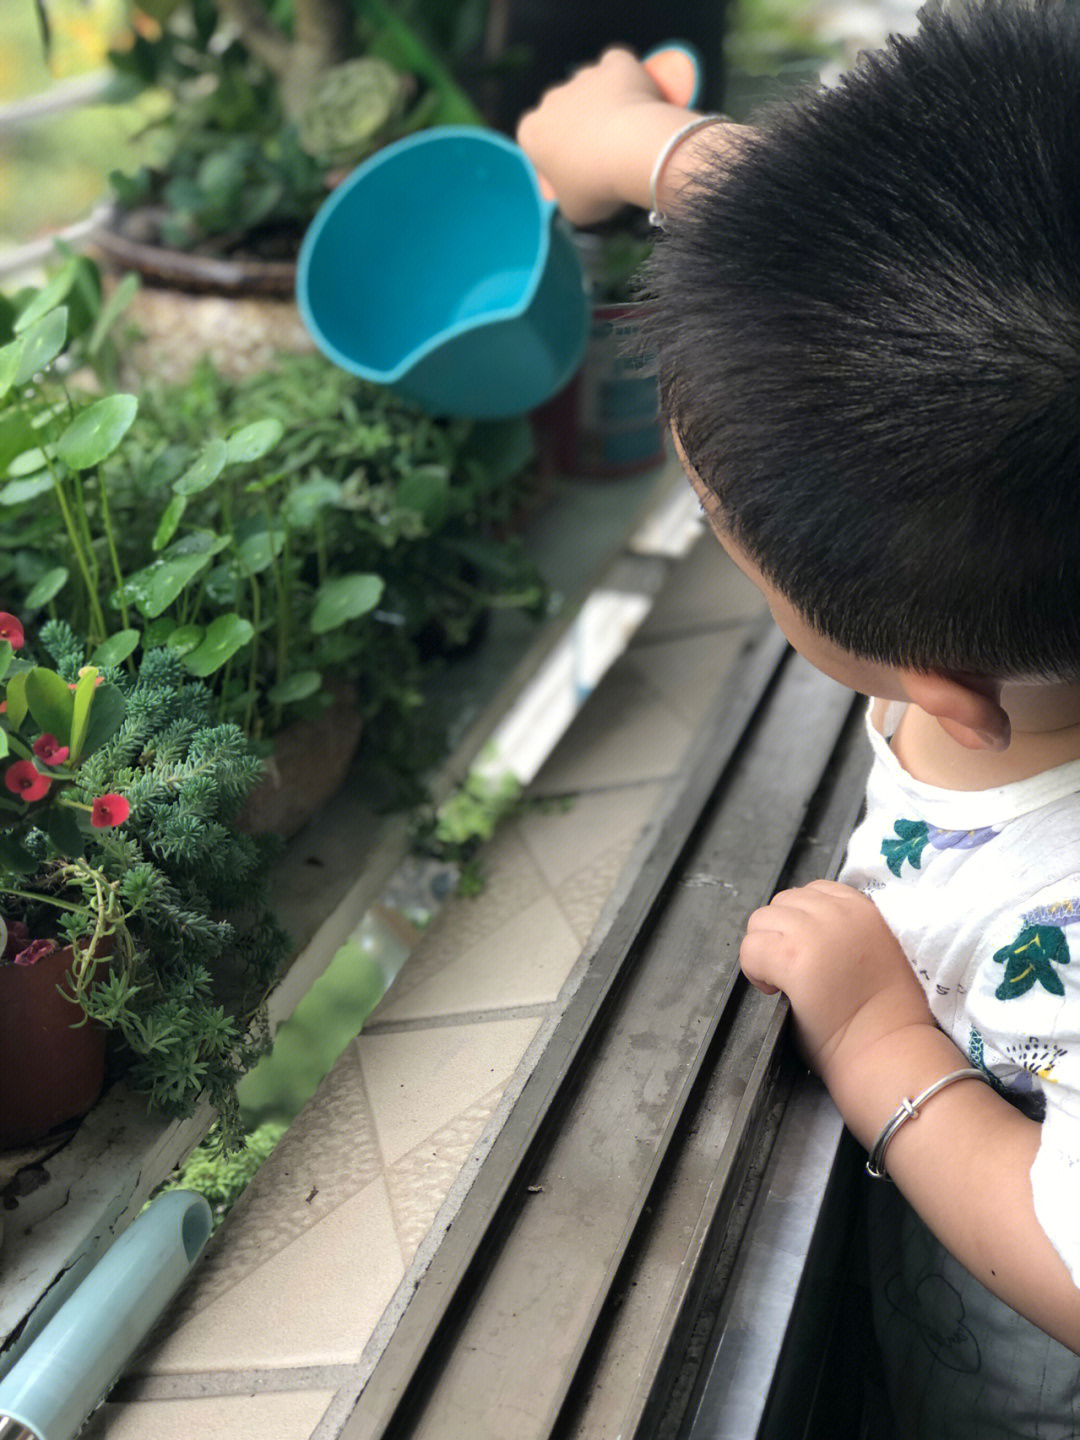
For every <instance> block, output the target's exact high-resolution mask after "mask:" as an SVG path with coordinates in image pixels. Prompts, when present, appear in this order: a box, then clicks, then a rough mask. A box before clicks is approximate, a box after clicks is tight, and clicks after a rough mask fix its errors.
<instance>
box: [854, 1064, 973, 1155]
mask: <svg viewBox="0 0 1080 1440" xmlns="http://www.w3.org/2000/svg"><path fill="white" fill-rule="evenodd" d="M955 1080H984V1081H986V1083H987V1084H989V1083H990V1082H989V1080H987V1077H986V1075H984V1074H983V1072H982V1071H981V1070H954V1071H953V1072H952V1073H951V1074H950V1075H943V1076H942V1077H941V1079H940V1080H935V1081H934V1083H933V1085H928V1086H927V1087H926V1089H925V1090H924V1091H923V1092H922V1094H921V1095H916V1096H915V1099H914V1100H908V1099H904V1100H901V1102H900V1104H899V1106H898V1107H897V1111H896V1114H895V1115H894V1116H893V1117H892V1119H891V1120H890V1121H889V1123H888V1124H887V1125H886V1126H885V1128H884V1130H882V1132H881V1134H880V1135H879V1136H878V1138H877V1139H876V1140H875V1142H874V1148H873V1149H872V1150H871V1151H870V1156H869V1159H868V1160H867V1162H866V1173H867V1174H868V1175H870V1176H872V1177H873V1179H875V1180H888V1179H889V1176H888V1175H887V1174H886V1172H885V1151H886V1150H887V1149H888V1148H889V1141H890V1140H891V1139H892V1138H893V1136H894V1135H895V1134H896V1132H897V1131H898V1130H899V1129H900V1126H901V1125H906V1124H907V1122H908V1121H909V1120H914V1118H915V1116H916V1115H918V1113H919V1107H920V1106H921V1105H924V1104H925V1103H926V1101H927V1100H929V1099H930V1097H931V1095H936V1094H937V1093H938V1091H939V1090H944V1089H945V1086H946V1085H951V1084H952V1083H953V1082H954V1081H955Z"/></svg>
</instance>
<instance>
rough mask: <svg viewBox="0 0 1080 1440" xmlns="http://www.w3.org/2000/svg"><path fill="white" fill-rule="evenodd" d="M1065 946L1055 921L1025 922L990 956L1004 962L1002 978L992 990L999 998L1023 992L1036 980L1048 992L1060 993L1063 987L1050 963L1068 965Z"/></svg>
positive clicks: (1062, 991) (1063, 991)
mask: <svg viewBox="0 0 1080 1440" xmlns="http://www.w3.org/2000/svg"><path fill="white" fill-rule="evenodd" d="M1069 958H1070V957H1069V946H1068V943H1067V942H1066V939H1065V935H1064V932H1063V931H1062V930H1061V929H1060V927H1058V926H1057V925H1025V926H1024V928H1023V930H1021V931H1020V934H1019V935H1018V936H1017V937H1016V939H1015V940H1014V941H1013V942H1012V944H1011V945H1006V946H1004V947H1003V948H1002V949H1001V950H999V951H998V952H997V954H996V955H995V956H994V959H995V960H996V961H997V963H998V964H999V965H1004V966H1005V978H1004V979H1003V980H1002V982H1001V984H1000V985H999V986H998V988H997V989H996V990H995V991H994V994H995V995H996V997H997V998H998V999H999V1000H1014V999H1016V997H1017V996H1018V995H1026V994H1027V992H1028V991H1029V990H1030V989H1031V988H1032V986H1033V985H1034V984H1035V983H1036V981H1037V982H1038V983H1039V984H1040V985H1041V986H1042V987H1043V989H1044V990H1048V991H1049V992H1050V994H1051V995H1064V994H1065V987H1064V985H1062V983H1061V977H1060V976H1059V975H1058V973H1057V971H1056V970H1055V969H1054V968H1053V966H1054V965H1068V963H1069Z"/></svg>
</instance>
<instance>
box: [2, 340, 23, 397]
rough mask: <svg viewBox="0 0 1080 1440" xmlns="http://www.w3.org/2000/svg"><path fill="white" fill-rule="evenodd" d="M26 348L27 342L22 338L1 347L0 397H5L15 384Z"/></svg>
mask: <svg viewBox="0 0 1080 1440" xmlns="http://www.w3.org/2000/svg"><path fill="white" fill-rule="evenodd" d="M25 349H26V343H25V341H23V340H22V339H21V338H20V339H18V340H11V341H9V342H8V344H6V345H5V346H4V347H3V349H0V399H3V397H4V396H5V395H6V394H7V392H8V391H9V390H10V389H11V387H12V385H14V384H15V376H16V375H17V374H18V373H19V370H20V368H21V366H22V357H23V351H24V350H25Z"/></svg>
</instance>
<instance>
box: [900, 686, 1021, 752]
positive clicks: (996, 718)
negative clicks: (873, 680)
mask: <svg viewBox="0 0 1080 1440" xmlns="http://www.w3.org/2000/svg"><path fill="white" fill-rule="evenodd" d="M903 684H904V689H905V690H906V691H907V694H908V698H909V699H910V700H911V701H912V702H913V703H914V704H916V705H918V707H919V709H920V710H925V711H926V713H927V714H928V715H932V716H933V717H934V718H935V720H937V722H938V724H939V725H940V726H941V728H942V729H943V730H944V731H945V733H946V735H950V736H951V737H952V738H953V739H954V740H956V741H957V742H958V743H959V744H961V745H964V746H966V747H967V749H969V750H1007V749H1008V748H1009V740H1010V738H1011V727H1010V724H1009V717H1008V715H1007V714H1006V713H1005V711H1004V710H1003V709H1002V708H1001V682H1000V680H990V679H987V678H986V677H985V676H981V675H965V674H962V673H955V672H952V671H938V670H931V671H919V670H905V671H904V674H903Z"/></svg>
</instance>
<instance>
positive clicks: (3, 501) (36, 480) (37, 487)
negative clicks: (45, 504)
mask: <svg viewBox="0 0 1080 1440" xmlns="http://www.w3.org/2000/svg"><path fill="white" fill-rule="evenodd" d="M52 488H53V482H52V476H51V475H50V474H49V472H48V471H47V470H42V471H40V472H39V473H38V474H37V475H30V476H28V477H27V479H25V480H9V481H8V483H7V484H6V485H5V486H4V488H3V489H2V490H0V505H25V504H26V502H27V501H28V500H36V499H37V498H38V496H39V495H47V494H48V493H49V491H50V490H51V489H52Z"/></svg>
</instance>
